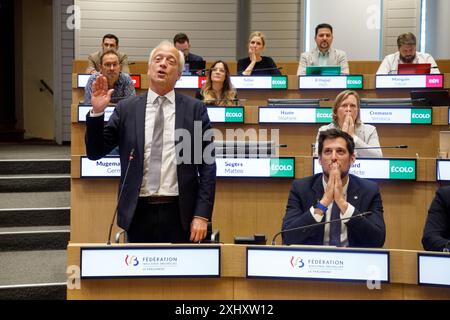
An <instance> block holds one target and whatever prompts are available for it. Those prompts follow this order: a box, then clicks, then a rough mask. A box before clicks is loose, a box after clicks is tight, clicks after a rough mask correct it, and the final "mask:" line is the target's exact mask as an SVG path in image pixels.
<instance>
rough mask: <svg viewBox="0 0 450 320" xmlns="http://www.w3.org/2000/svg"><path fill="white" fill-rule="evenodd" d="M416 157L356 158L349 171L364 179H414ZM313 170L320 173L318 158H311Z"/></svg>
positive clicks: (320, 167)
mask: <svg viewBox="0 0 450 320" xmlns="http://www.w3.org/2000/svg"><path fill="white" fill-rule="evenodd" d="M416 170H417V169H416V159H386V158H383V159H362V158H359V159H356V160H355V162H354V163H353V165H352V166H351V168H350V171H349V173H351V174H353V175H355V176H358V177H360V178H366V179H383V180H416ZM313 172H314V174H316V173H322V166H321V165H320V164H319V160H318V159H317V158H314V160H313Z"/></svg>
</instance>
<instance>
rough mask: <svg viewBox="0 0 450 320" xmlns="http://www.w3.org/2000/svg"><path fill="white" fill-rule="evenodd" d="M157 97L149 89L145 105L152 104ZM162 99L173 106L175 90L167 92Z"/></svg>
mask: <svg viewBox="0 0 450 320" xmlns="http://www.w3.org/2000/svg"><path fill="white" fill-rule="evenodd" d="M158 97H159V95H158V94H157V93H156V92H154V91H153V90H151V89H148V96H147V103H151V104H154V103H155V100H156V99H158ZM164 97H166V99H167V100H169V101H170V103H172V104H175V90H172V91H169V92H168V93H167V94H166V95H165V96H164Z"/></svg>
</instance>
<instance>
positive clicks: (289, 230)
mask: <svg viewBox="0 0 450 320" xmlns="http://www.w3.org/2000/svg"><path fill="white" fill-rule="evenodd" d="M371 214H372V211H366V212H363V213H359V214H355V215H354V216H351V217H348V218H342V219H334V220H330V221H323V222H317V223H313V224H308V225H306V226H300V227H295V228H291V229H286V230H281V231H280V232H278V233H277V234H275V235H274V236H273V238H272V245H273V246H274V245H275V240H276V239H277V237H278V236H279V235H280V234H283V233H286V232H291V231H300V230H302V231H304V230H306V229H309V228H313V227H317V226H322V225H325V224H329V223H333V222H339V221H346V220H351V219H356V218H362V217H367V216H370V215H371Z"/></svg>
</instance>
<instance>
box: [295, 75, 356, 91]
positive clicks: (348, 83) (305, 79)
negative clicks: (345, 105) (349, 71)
mask: <svg viewBox="0 0 450 320" xmlns="http://www.w3.org/2000/svg"><path fill="white" fill-rule="evenodd" d="M363 87H364V85H363V76H362V75H336V76H299V78H298V88H299V89H318V90H320V89H322V90H324V89H326V90H330V89H353V90H354V89H363Z"/></svg>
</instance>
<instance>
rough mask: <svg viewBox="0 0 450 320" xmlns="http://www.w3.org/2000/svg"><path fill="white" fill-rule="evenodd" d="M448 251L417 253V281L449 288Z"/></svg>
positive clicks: (449, 256) (422, 283) (449, 268)
mask: <svg viewBox="0 0 450 320" xmlns="http://www.w3.org/2000/svg"><path fill="white" fill-rule="evenodd" d="M449 270H450V253H418V254H417V283H418V284H419V285H427V286H444V287H449V288H450V272H449Z"/></svg>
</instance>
